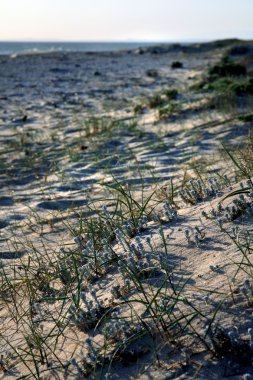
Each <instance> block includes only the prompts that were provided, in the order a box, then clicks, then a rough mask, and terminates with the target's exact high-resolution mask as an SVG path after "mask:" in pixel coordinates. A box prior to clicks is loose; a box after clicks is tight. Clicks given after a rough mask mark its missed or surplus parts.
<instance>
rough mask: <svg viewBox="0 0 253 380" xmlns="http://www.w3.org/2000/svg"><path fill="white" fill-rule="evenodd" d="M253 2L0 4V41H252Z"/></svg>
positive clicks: (12, 0)
mask: <svg viewBox="0 0 253 380" xmlns="http://www.w3.org/2000/svg"><path fill="white" fill-rule="evenodd" d="M252 21H253V0H0V41H11V40H13V41H20V40H25V41H194V40H195V41H196V40H197V41H202V40H211V39H217V38H230V37H231V38H232V37H238V38H244V39H253V22H252Z"/></svg>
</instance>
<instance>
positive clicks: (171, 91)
mask: <svg viewBox="0 0 253 380" xmlns="http://www.w3.org/2000/svg"><path fill="white" fill-rule="evenodd" d="M163 93H164V95H165V96H166V97H167V99H168V100H175V99H177V97H178V90H177V89H176V88H168V89H166V90H164V91H163Z"/></svg>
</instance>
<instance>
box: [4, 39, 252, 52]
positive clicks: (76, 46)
mask: <svg viewBox="0 0 253 380" xmlns="http://www.w3.org/2000/svg"><path fill="white" fill-rule="evenodd" d="M247 42H249V41H247V40H239V39H236V38H233V39H224V40H216V41H207V42H15V41H10V42H4V41H2V42H0V56H11V55H14V56H16V55H37V54H52V53H64V54H66V53H91V54H94V53H126V52H128V53H129V52H140V53H145V52H147V53H154V54H160V53H161V54H163V53H165V52H170V51H175V50H177V51H179V50H182V52H189V51H190V52H194V51H199V50H203V49H204V50H210V49H214V48H221V47H226V46H227V45H231V43H247Z"/></svg>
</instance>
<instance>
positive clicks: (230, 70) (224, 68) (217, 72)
mask: <svg viewBox="0 0 253 380" xmlns="http://www.w3.org/2000/svg"><path fill="white" fill-rule="evenodd" d="M208 74H209V76H210V77H212V78H217V77H219V78H221V77H240V76H245V75H246V74H247V70H246V67H245V66H243V65H241V64H240V63H235V62H232V61H230V60H229V59H228V58H227V57H224V58H223V59H222V60H221V61H220V62H219V63H217V64H215V65H214V66H213V67H211V68H210V69H209V71H208Z"/></svg>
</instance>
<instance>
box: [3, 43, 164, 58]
mask: <svg viewBox="0 0 253 380" xmlns="http://www.w3.org/2000/svg"><path fill="white" fill-rule="evenodd" d="M157 44H158V43H157V42H156V43H152V42H0V55H12V54H31V53H34V54H36V53H48V52H102V51H117V50H125V49H135V48H138V47H145V46H152V45H157Z"/></svg>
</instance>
